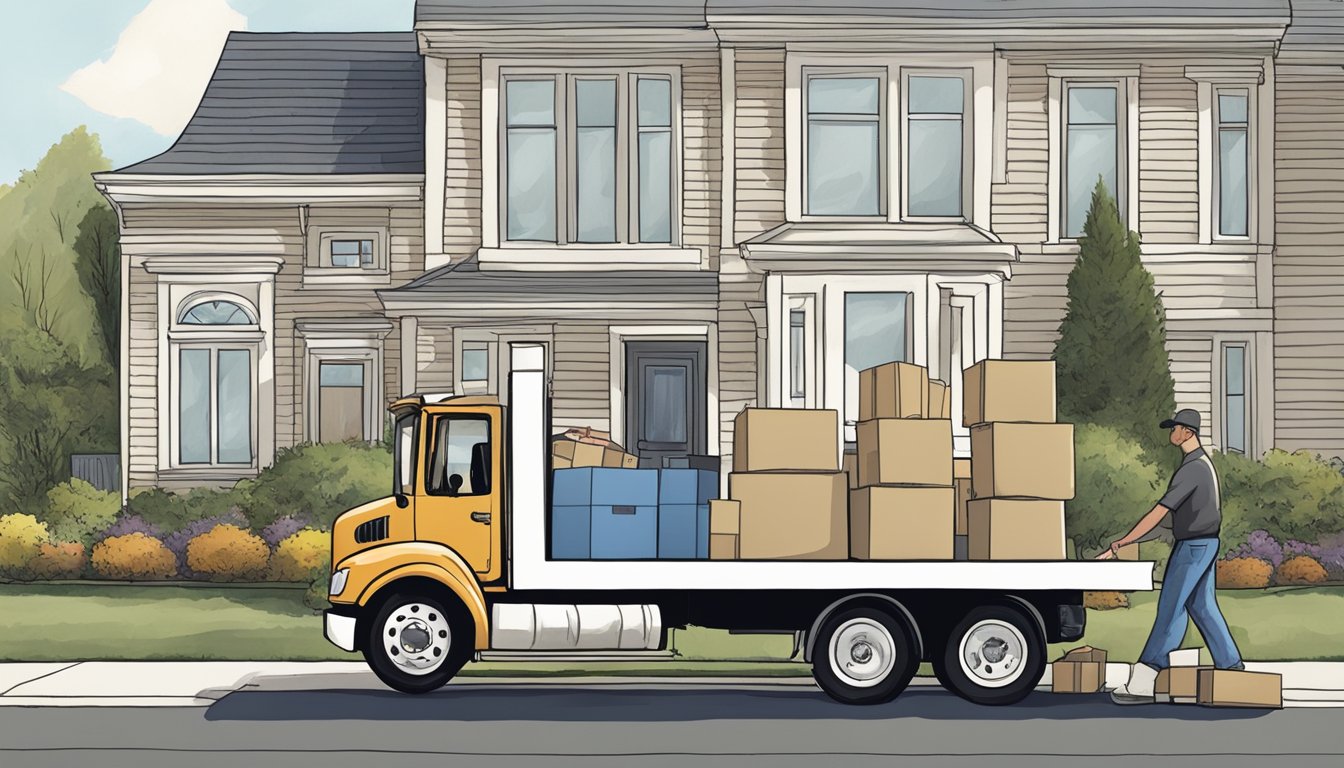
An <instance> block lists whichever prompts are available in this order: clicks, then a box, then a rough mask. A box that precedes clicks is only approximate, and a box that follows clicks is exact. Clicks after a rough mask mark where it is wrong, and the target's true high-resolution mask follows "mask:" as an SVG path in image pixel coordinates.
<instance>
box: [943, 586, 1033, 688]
mask: <svg viewBox="0 0 1344 768" xmlns="http://www.w3.org/2000/svg"><path fill="white" fill-rule="evenodd" d="M982 622H991V623H992V624H990V625H986V626H985V627H984V630H985V631H986V632H988V634H989V635H990V637H989V640H988V641H987V642H981V643H980V647H979V648H976V647H968V648H967V654H968V656H969V655H970V654H972V653H974V654H976V656H975V657H974V658H976V659H981V662H980V663H981V664H983V665H984V666H983V669H984V674H983V676H972V675H970V674H968V673H967V671H966V669H965V668H964V667H963V665H962V661H961V658H960V657H961V644H962V640H963V639H964V638H966V636H967V635H968V634H969V633H971V632H972V630H974V629H975V628H976V627H977V626H978V625H981V624H982ZM994 625H997V627H996V626H994ZM1007 627H1011V628H1013V629H1015V630H1016V635H1014V633H1012V632H1009V631H1008V630H1007V629H1006V628H1007ZM996 630H997V631H996ZM995 641H997V642H998V643H1003V644H1004V645H997V644H996V643H995ZM1014 643H1017V644H1020V645H1021V646H1022V655H1021V656H1020V657H1019V656H1016V654H1012V653H1011V648H1012V644H1014ZM987 644H994V647H991V648H989V649H988V650H986V648H985V646H986V645H987ZM1005 652H1006V653H1007V655H1005V656H999V654H1000V653H1005ZM982 653H983V654H984V656H983V657H981V656H980V654H982ZM1045 654H1046V649H1045V637H1044V636H1043V634H1042V632H1041V628H1040V625H1039V624H1038V623H1037V622H1036V619H1035V618H1034V617H1032V616H1031V615H1030V614H1028V613H1027V612H1026V611H1025V610H1024V609H1022V608H1019V607H1017V606H1013V605H991V606H982V607H979V608H973V609H971V611H970V612H969V613H967V614H966V616H965V618H963V619H962V620H961V621H959V622H957V624H956V626H954V627H953V628H952V631H951V632H950V633H949V634H948V637H947V642H946V643H945V644H944V647H943V650H942V652H941V653H937V654H934V660H933V671H934V674H935V675H936V676H937V677H938V682H940V683H942V684H943V687H944V688H946V689H947V690H949V691H951V692H953V693H955V694H957V695H958V696H960V697H962V698H963V699H966V700H967V701H973V702H975V703H976V704H986V705H989V706H1004V705H1007V704H1016V703H1017V702H1019V701H1021V700H1022V699H1025V698H1026V697H1027V695H1028V694H1030V693H1031V692H1032V690H1034V689H1035V688H1036V686H1037V684H1039V683H1040V682H1041V676H1042V675H1044V674H1045ZM1011 658H1017V662H1016V664H1013V663H1012V662H1011ZM966 666H972V665H971V663H970V661H969V660H968V661H967V665H966ZM975 666H976V667H977V668H981V667H980V665H979V664H977V665H975ZM996 675H999V676H1001V677H999V678H998V679H999V680H1008V682H1005V683H997V682H994V677H995V676H996Z"/></svg>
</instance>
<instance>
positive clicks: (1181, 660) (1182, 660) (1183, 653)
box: [1121, 547, 1199, 667]
mask: <svg viewBox="0 0 1344 768" xmlns="http://www.w3.org/2000/svg"><path fill="white" fill-rule="evenodd" d="M1121 549H1122V550H1123V549H1124V547H1121ZM1167 665H1168V666H1172V667H1198V666H1199V649H1198V648H1177V649H1176V650H1174V651H1172V652H1171V653H1168V654H1167Z"/></svg>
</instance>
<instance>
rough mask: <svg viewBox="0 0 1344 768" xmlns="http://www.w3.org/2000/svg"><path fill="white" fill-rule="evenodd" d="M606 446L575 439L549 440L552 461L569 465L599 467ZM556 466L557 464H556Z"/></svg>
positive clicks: (601, 464)
mask: <svg viewBox="0 0 1344 768" xmlns="http://www.w3.org/2000/svg"><path fill="white" fill-rule="evenodd" d="M606 452H607V448H606V447H605V446H602V445H597V444H595V443H580V442H577V441H575V440H566V439H563V438H562V439H557V440H554V441H552V442H551V458H552V460H553V461H556V460H560V461H565V462H568V466H569V467H575V468H584V467H600V466H603V463H602V462H603V457H604V456H605V454H606ZM556 466H559V465H558V464H557V465H556Z"/></svg>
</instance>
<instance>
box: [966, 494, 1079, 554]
mask: <svg viewBox="0 0 1344 768" xmlns="http://www.w3.org/2000/svg"><path fill="white" fill-rule="evenodd" d="M966 527H967V533H966V537H967V541H966V545H967V550H968V551H967V556H968V558H969V559H971V560H1063V559H1064V558H1065V548H1064V547H1065V540H1064V502H1062V501H1046V500H1042V499H973V500H972V501H971V502H970V503H969V504H967V506H966Z"/></svg>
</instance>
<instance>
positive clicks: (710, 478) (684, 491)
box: [658, 469, 719, 504]
mask: <svg viewBox="0 0 1344 768" xmlns="http://www.w3.org/2000/svg"><path fill="white" fill-rule="evenodd" d="M718 496H719V473H718V472H712V471H709V470H704V469H661V470H659V471H658V503H659V504H708V503H709V500H710V499H715V498H718Z"/></svg>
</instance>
